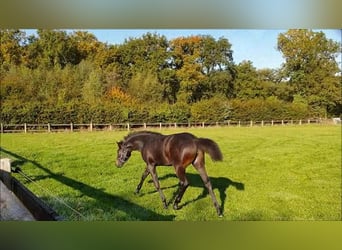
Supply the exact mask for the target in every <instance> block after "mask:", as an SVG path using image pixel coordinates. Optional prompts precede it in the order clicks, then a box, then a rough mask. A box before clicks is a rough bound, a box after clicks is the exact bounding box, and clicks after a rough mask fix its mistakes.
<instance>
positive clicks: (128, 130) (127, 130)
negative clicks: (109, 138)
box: [127, 122, 129, 131]
mask: <svg viewBox="0 0 342 250" xmlns="http://www.w3.org/2000/svg"><path fill="white" fill-rule="evenodd" d="M127 131H129V123H128V122H127Z"/></svg>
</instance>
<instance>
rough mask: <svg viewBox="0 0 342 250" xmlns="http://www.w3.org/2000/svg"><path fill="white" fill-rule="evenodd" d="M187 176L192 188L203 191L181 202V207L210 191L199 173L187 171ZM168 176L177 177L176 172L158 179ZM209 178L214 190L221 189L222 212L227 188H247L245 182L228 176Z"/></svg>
mask: <svg viewBox="0 0 342 250" xmlns="http://www.w3.org/2000/svg"><path fill="white" fill-rule="evenodd" d="M186 177H187V179H188V181H189V183H190V186H189V187H190V188H191V187H198V188H203V191H202V193H201V194H200V195H198V196H197V197H196V198H194V199H192V200H189V201H186V202H184V203H183V204H180V206H179V207H180V208H181V207H184V206H186V205H188V204H190V203H192V202H195V201H197V200H200V199H203V198H205V197H206V196H207V195H208V194H209V192H208V190H207V188H206V187H205V186H204V183H203V181H202V179H201V177H200V175H199V174H193V173H186ZM168 178H175V179H177V177H176V175H175V174H166V175H164V176H161V177H159V178H158V179H159V180H165V179H168ZM209 178H210V182H211V185H212V187H213V190H215V189H218V191H219V194H220V201H221V209H222V212H223V211H224V204H225V201H226V198H227V195H226V190H227V189H228V188H229V187H234V188H235V189H237V190H240V191H243V190H245V185H244V184H243V183H241V182H235V181H233V180H231V179H229V178H226V177H209ZM177 180H178V179H177ZM176 186H178V184H175V185H172V186H170V187H165V188H163V189H168V188H173V187H176ZM178 191H179V190H176V191H175V192H174V193H173V196H172V198H171V199H170V200H169V205H170V204H171V203H172V202H173V201H174V199H175V198H176V196H177V194H178ZM154 192H156V191H154ZM185 195H186V194H185Z"/></svg>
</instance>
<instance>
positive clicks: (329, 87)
mask: <svg viewBox="0 0 342 250" xmlns="http://www.w3.org/2000/svg"><path fill="white" fill-rule="evenodd" d="M278 50H279V51H281V52H282V54H283V57H284V58H285V64H284V67H283V70H284V75H285V77H286V78H287V80H288V83H289V84H290V85H292V86H293V88H294V92H295V94H298V95H300V96H302V97H304V98H306V99H307V100H308V102H309V105H310V106H311V107H312V108H314V109H323V110H324V111H325V112H327V111H328V110H332V109H334V107H336V106H338V105H341V95H340V89H341V71H340V69H339V67H338V63H337V61H336V58H337V56H338V55H341V50H340V44H339V43H337V42H334V41H332V40H330V39H327V38H326V36H325V34H324V33H323V32H314V31H312V30H306V29H291V30H288V31H287V32H285V33H282V34H280V35H279V36H278Z"/></svg>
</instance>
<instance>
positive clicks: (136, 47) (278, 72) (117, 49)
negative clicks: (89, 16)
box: [0, 29, 342, 123]
mask: <svg viewBox="0 0 342 250" xmlns="http://www.w3.org/2000/svg"><path fill="white" fill-rule="evenodd" d="M0 32H1V51H0V63H1V68H0V81H1V86H0V87H1V89H0V90H1V93H0V98H1V121H2V122H3V123H25V122H26V123H64V122H65V123H69V122H75V123H89V122H90V121H92V122H96V123H120V122H187V121H196V122H199V121H201V122H202V121H204V122H207V121H223V120H250V119H253V120H272V119H302V118H303V119H304V118H317V117H327V116H328V117H329V116H336V115H340V113H341V110H342V104H341V89H340V88H341V72H340V69H339V66H338V63H337V61H336V58H337V56H338V55H339V53H341V51H340V46H341V44H339V43H337V42H334V41H333V40H330V39H327V38H326V37H325V35H324V33H323V32H314V31H312V30H288V31H287V32H284V33H281V34H279V36H278V40H277V48H278V50H279V51H280V52H281V53H282V54H283V57H284V59H285V63H284V64H283V65H282V67H281V68H279V69H256V68H255V67H254V66H253V63H252V62H251V61H243V62H241V63H238V64H236V63H235V62H234V60H233V50H232V44H231V43H230V42H229V40H228V39H226V38H224V37H221V38H218V39H215V38H213V37H212V36H210V35H197V36H188V37H177V38H175V39H171V40H168V39H167V38H166V37H165V36H162V35H159V34H157V33H146V34H144V35H142V36H141V37H138V38H128V39H126V40H125V41H124V42H123V43H122V44H107V43H103V42H100V41H99V40H98V39H97V38H96V37H95V36H94V35H93V34H91V33H89V32H87V31H73V32H71V33H70V32H69V33H68V32H66V31H63V30H43V29H39V30H37V35H26V33H25V32H24V31H22V30H0Z"/></svg>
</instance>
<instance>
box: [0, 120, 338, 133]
mask: <svg viewBox="0 0 342 250" xmlns="http://www.w3.org/2000/svg"><path fill="white" fill-rule="evenodd" d="M304 124H333V121H332V120H329V119H328V120H322V119H305V120H271V121H224V122H188V123H117V124H96V123H89V124H77V123H68V124H51V123H48V124H29V123H24V124H3V123H1V124H0V126H1V128H0V132H1V133H38V132H79V131H106V130H109V131H111V130H127V131H130V130H137V129H163V128H179V127H181V128H198V127H202V128H204V127H229V126H232V127H253V126H261V127H263V126H286V125H304Z"/></svg>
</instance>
